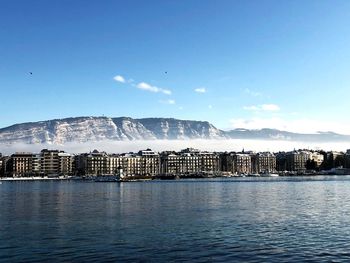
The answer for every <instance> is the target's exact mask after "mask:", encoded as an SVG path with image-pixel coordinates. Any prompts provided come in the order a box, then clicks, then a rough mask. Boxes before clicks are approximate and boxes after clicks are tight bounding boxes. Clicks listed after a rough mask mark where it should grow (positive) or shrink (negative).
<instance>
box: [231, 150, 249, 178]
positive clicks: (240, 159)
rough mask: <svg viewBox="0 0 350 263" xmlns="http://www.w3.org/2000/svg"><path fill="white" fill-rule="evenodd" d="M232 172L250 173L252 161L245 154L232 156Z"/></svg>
mask: <svg viewBox="0 0 350 263" xmlns="http://www.w3.org/2000/svg"><path fill="white" fill-rule="evenodd" d="M233 170H234V173H236V174H249V173H251V172H252V159H251V156H250V155H249V154H247V153H236V154H234V155H233Z"/></svg>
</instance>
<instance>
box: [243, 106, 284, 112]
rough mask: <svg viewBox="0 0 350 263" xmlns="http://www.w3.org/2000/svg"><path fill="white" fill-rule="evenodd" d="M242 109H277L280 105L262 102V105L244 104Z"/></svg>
mask: <svg viewBox="0 0 350 263" xmlns="http://www.w3.org/2000/svg"><path fill="white" fill-rule="evenodd" d="M243 109H244V110H249V111H279V110H280V107H279V106H278V105H276V104H262V105H252V106H244V107H243Z"/></svg>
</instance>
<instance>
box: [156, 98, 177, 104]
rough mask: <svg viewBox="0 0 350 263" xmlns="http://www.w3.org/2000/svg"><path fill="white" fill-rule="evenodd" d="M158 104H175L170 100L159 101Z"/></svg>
mask: <svg viewBox="0 0 350 263" xmlns="http://www.w3.org/2000/svg"><path fill="white" fill-rule="evenodd" d="M159 102H160V103H163V104H170V105H174V104H176V102H175V100H171V99H169V100H160V101H159Z"/></svg>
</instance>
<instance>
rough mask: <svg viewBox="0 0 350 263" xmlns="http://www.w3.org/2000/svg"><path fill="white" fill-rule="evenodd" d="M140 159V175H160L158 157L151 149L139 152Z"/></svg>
mask: <svg viewBox="0 0 350 263" xmlns="http://www.w3.org/2000/svg"><path fill="white" fill-rule="evenodd" d="M138 155H139V156H140V157H141V167H140V169H141V175H143V176H156V175H159V173H160V156H159V154H158V153H156V152H154V151H152V150H151V149H147V150H142V151H139V153H138Z"/></svg>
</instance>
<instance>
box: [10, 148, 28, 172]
mask: <svg viewBox="0 0 350 263" xmlns="http://www.w3.org/2000/svg"><path fill="white" fill-rule="evenodd" d="M10 163H11V165H10V166H11V172H12V176H13V177H24V176H32V175H33V154H32V153H25V152H18V153H15V154H13V155H11V161H10Z"/></svg>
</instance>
